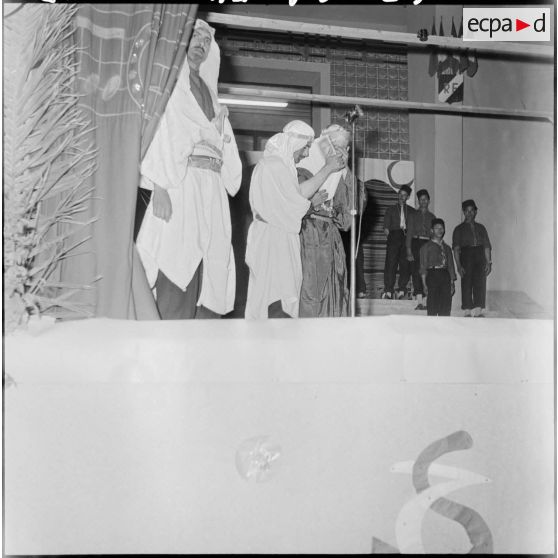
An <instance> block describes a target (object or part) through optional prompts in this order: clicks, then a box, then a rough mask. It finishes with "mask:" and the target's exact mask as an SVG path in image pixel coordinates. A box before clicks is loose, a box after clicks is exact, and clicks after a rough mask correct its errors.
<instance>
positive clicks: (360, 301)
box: [356, 291, 553, 320]
mask: <svg viewBox="0 0 558 558" xmlns="http://www.w3.org/2000/svg"><path fill="white" fill-rule="evenodd" d="M549 306H550V305H549ZM416 307H417V301H416V300H385V299H381V298H357V300H356V315H357V316H391V315H409V316H411V315H413V316H426V310H416ZM451 314H452V316H454V317H463V314H464V312H463V310H461V308H460V306H459V301H458V300H457V299H456V298H455V297H454V301H453V308H452V311H451ZM484 316H485V318H515V319H540V320H552V319H553V315H552V312H551V311H549V310H546V309H545V308H543V307H542V306H541V305H540V304H538V303H537V302H535V301H534V300H533V299H532V298H530V297H529V296H527V294H525V293H524V292H521V291H488V293H487V308H486V311H485V312H484Z"/></svg>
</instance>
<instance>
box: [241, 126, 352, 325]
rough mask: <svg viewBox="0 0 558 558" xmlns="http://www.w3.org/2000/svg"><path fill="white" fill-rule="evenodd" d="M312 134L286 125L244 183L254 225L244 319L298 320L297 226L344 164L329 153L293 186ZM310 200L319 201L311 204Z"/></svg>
mask: <svg viewBox="0 0 558 558" xmlns="http://www.w3.org/2000/svg"><path fill="white" fill-rule="evenodd" d="M313 139H314V130H312V128H311V127H310V126H308V125H307V124H305V123H304V122H302V121H300V120H294V121H292V122H289V123H288V124H287V125H286V126H285V127H284V128H283V132H282V133H279V134H275V135H274V136H272V137H271V138H270V139H269V140H268V141H267V143H266V146H265V151H264V154H263V157H262V159H261V160H260V161H259V162H258V164H257V165H256V167H255V169H254V172H253V174H252V180H251V182H250V207H251V208H252V214H253V217H254V221H253V222H252V224H251V225H250V229H249V231H248V240H247V248H246V263H247V265H248V267H249V268H250V278H249V282H248V298H247V301H246V313H245V316H246V318H249V319H265V318H268V317H289V316H290V317H292V318H297V317H298V308H299V301H300V288H301V285H302V264H301V259H300V238H299V232H300V226H301V222H302V218H303V217H304V215H306V212H307V211H308V209H309V207H310V198H314V201H315V202H316V203H321V202H323V201H325V200H326V199H327V197H328V194H327V192H321V193H318V194H317V191H318V190H319V188H320V187H321V186H322V184H323V183H324V182H325V180H326V179H327V177H328V176H329V175H330V174H332V173H333V172H335V171H338V170H340V169H342V168H343V167H344V165H345V162H344V160H343V157H342V155H341V154H339V153H332V154H331V156H330V157H328V158H327V159H326V161H325V165H324V166H323V167H322V168H321V169H320V170H319V171H318V172H317V173H316V174H315V176H313V177H312V178H310V179H309V180H307V181H305V182H302V183H301V184H299V183H298V178H297V171H296V168H295V164H296V163H298V162H299V161H300V160H302V159H303V158H304V157H306V156H308V150H309V147H310V145H311V143H312V140H313ZM315 195H318V196H321V198H320V199H318V200H317V199H316V198H315Z"/></svg>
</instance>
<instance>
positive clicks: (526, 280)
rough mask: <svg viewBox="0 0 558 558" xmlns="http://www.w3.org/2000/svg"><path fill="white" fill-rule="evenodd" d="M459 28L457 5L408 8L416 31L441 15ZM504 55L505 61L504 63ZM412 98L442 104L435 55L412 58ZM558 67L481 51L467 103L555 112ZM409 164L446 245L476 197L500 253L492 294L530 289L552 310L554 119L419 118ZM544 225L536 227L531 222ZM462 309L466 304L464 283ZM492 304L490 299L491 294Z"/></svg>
mask: <svg viewBox="0 0 558 558" xmlns="http://www.w3.org/2000/svg"><path fill="white" fill-rule="evenodd" d="M452 16H453V17H454V18H455V22H456V25H457V26H458V24H459V21H460V20H461V16H462V14H461V11H460V8H459V6H424V7H422V6H421V9H420V10H409V11H408V20H407V21H408V24H407V25H408V32H413V33H416V32H417V30H418V29H419V28H426V29H428V30H429V31H430V29H431V27H432V19H433V17H435V18H436V22H437V28H438V26H439V23H440V18H443V23H444V29H445V32H446V35H447V34H448V31H449V29H450V24H451V18H452ZM499 58H500V59H499ZM408 60H409V64H408V66H409V99H411V100H413V101H424V102H435V101H436V97H437V94H436V93H437V89H436V87H437V85H436V80H435V78H434V77H430V76H429V75H428V63H429V53H421V52H412V53H410V54H409V57H408ZM553 80H554V69H553V65H552V64H544V63H538V62H533V60H531V59H522V60H512V59H509V58H508V59H505V60H503V59H501V57H494V56H487V55H483V54H482V53H480V54H479V55H478V71H477V73H476V74H475V75H474V76H473V77H469V76H467V75H465V77H464V102H463V104H465V105H472V106H485V107H496V108H508V109H518V110H541V111H547V112H552V110H553V107H554V81H553ZM409 133H410V143H411V150H410V153H411V159H412V160H413V161H415V172H416V187H417V188H422V187H426V188H428V189H429V190H430V191H431V193H433V195H432V203H431V205H432V208H433V210H434V213H435V214H436V216H439V217H442V218H443V219H445V221H446V241H451V233H452V231H453V229H454V227H455V226H456V225H457V224H459V223H460V222H461V219H462V214H461V201H462V200H464V199H468V198H473V199H474V200H475V201H476V203H477V205H478V206H479V214H478V217H477V220H478V221H479V222H481V223H483V224H485V225H486V227H487V229H488V233H489V235H490V238H491V241H492V244H493V248H494V253H493V262H494V265H493V271H492V274H491V275H490V277H489V279H488V289H489V290H494V291H523V292H525V293H526V294H527V295H528V296H529V297H531V298H532V299H533V300H535V301H536V302H537V303H539V304H540V305H541V306H543V307H544V308H545V309H546V310H547V311H549V312H553V311H554V295H553V292H554V291H553V285H554V269H555V257H554V254H555V250H554V236H555V233H554V209H555V197H554V191H553V183H554V175H553V168H554V167H553V165H554V148H553V145H554V139H553V127H552V124H551V123H549V122H542V121H536V122H535V121H526V120H519V119H515V120H514V119H511V118H481V117H475V116H465V117H460V116H443V115H419V114H411V115H410V117H409ZM535 223H536V226H533V225H534V224H535ZM457 291H458V292H457V293H456V294H457V296H456V297H454V306H456V307H459V305H460V285H459V282H458V283H457ZM487 303H488V307H489V308H490V295H489V296H488V301H487Z"/></svg>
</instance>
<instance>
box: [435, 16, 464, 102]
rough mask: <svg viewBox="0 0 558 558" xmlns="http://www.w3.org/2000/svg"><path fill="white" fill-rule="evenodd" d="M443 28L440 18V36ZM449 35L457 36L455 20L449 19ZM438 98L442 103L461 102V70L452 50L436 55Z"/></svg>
mask: <svg viewBox="0 0 558 558" xmlns="http://www.w3.org/2000/svg"><path fill="white" fill-rule="evenodd" d="M443 33H444V29H443V27H442V21H441V20H440V36H443ZM451 36H452V37H456V38H457V31H456V30H455V22H454V20H453V18H452V19H451ZM436 75H437V77H438V100H439V101H441V102H442V103H462V102H463V87H464V86H463V72H462V71H461V65H460V63H459V59H458V58H457V57H456V56H454V54H453V53H452V52H446V53H442V54H440V55H438V68H437V72H436Z"/></svg>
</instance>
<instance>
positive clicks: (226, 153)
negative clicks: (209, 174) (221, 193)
mask: <svg viewBox="0 0 558 558" xmlns="http://www.w3.org/2000/svg"><path fill="white" fill-rule="evenodd" d="M221 179H222V181H223V185H224V186H225V189H226V190H227V192H228V193H229V195H231V196H234V195H236V193H237V192H238V190H239V189H240V183H241V181H242V162H241V161H240V155H239V154H238V147H237V145H236V140H235V139H234V133H233V130H232V127H231V124H230V122H229V119H228V118H226V119H225V128H224V143H223V166H222V168H221Z"/></svg>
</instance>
